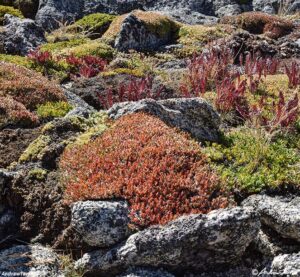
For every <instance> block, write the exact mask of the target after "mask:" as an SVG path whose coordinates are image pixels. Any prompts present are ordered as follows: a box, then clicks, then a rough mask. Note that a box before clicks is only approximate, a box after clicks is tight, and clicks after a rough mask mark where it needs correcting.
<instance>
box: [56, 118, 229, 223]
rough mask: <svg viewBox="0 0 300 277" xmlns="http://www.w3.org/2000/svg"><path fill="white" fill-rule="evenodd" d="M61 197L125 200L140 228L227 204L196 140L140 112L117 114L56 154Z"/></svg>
mask: <svg viewBox="0 0 300 277" xmlns="http://www.w3.org/2000/svg"><path fill="white" fill-rule="evenodd" d="M60 169H61V172H62V174H63V176H64V180H65V183H66V190H65V199H66V200H67V201H69V202H72V201H78V200H87V199H111V198H123V199H126V200H127V201H128V202H129V204H130V207H131V219H132V222H134V223H135V224H137V225H139V226H143V227H146V226H148V225H151V224H164V223H166V222H168V221H170V220H173V219H175V218H177V217H179V216H181V215H184V214H190V213H208V212H209V211H211V210H213V209H217V208H223V207H226V206H227V205H228V198H227V197H226V196H225V194H222V191H221V190H220V189H219V187H218V185H217V184H218V180H217V178H216V176H215V175H214V174H213V173H212V172H211V171H210V169H209V168H208V166H207V163H206V161H205V158H204V156H203V155H202V154H201V153H200V150H199V148H198V145H197V144H196V143H195V142H193V141H191V140H189V137H188V136H187V135H185V134H183V133H180V132H178V131H176V130H175V129H172V128H170V127H168V126H167V125H165V124H164V123H163V122H161V121H160V120H159V119H157V118H154V117H152V116H149V115H145V114H134V115H129V116H125V117H122V118H121V119H119V120H118V121H117V122H116V124H115V125H114V127H113V128H112V129H110V130H109V131H107V132H106V133H104V135H103V136H102V137H99V138H97V139H96V140H95V141H93V142H91V143H89V144H86V145H83V146H73V147H72V148H69V149H67V150H66V151H65V152H64V154H63V155H62V158H61V162H60Z"/></svg>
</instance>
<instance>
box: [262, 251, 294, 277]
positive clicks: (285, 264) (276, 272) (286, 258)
mask: <svg viewBox="0 0 300 277" xmlns="http://www.w3.org/2000/svg"><path fill="white" fill-rule="evenodd" d="M258 276H264V277H267V276H300V253H298V254H290V255H289V254H285V255H279V256H277V257H275V258H274V260H273V261H272V263H271V265H270V266H269V267H266V268H264V269H263V270H262V271H261V272H260V273H259V274H258Z"/></svg>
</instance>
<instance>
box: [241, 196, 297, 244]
mask: <svg viewBox="0 0 300 277" xmlns="http://www.w3.org/2000/svg"><path fill="white" fill-rule="evenodd" d="M243 206H245V207H252V208H254V209H255V210H256V211H257V212H258V214H259V216H260V220H261V222H262V223H263V224H265V225H267V226H268V227H270V228H271V229H273V230H274V231H276V232H277V233H279V234H280V235H281V236H282V237H284V238H289V239H294V240H296V241H298V242H300V197H294V198H284V197H270V196H267V195H253V196H250V197H249V198H248V199H246V200H245V201H244V202H243Z"/></svg>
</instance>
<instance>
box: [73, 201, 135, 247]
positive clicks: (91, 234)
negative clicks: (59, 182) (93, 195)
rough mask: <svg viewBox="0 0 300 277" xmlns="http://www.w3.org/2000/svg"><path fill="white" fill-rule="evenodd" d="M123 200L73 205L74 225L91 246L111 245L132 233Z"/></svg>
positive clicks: (125, 204) (126, 207)
mask: <svg viewBox="0 0 300 277" xmlns="http://www.w3.org/2000/svg"><path fill="white" fill-rule="evenodd" d="M128 214H129V211H128V205H127V203H126V202H123V201H114V202H109V201H86V202H77V203H75V204H74V205H73V206H72V226H73V228H74V229H75V230H76V231H77V232H78V233H79V234H80V235H81V237H82V239H83V240H84V241H85V242H86V243H87V244H88V245H90V246H98V247H109V246H112V245H114V244H116V243H118V242H120V241H122V240H125V239H126V238H127V237H128V236H129V235H130V233H131V231H130V229H129V227H128V223H129V217H128Z"/></svg>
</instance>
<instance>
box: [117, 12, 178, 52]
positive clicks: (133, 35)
mask: <svg viewBox="0 0 300 277" xmlns="http://www.w3.org/2000/svg"><path fill="white" fill-rule="evenodd" d="M148 16H149V17H152V19H151V20H152V21H153V20H155V17H156V18H158V19H157V21H158V26H157V27H156V28H155V29H153V26H154V25H153V26H152V28H151V26H150V27H149V26H148V25H147V22H145V21H143V20H142V19H140V18H139V17H138V16H137V15H135V14H129V15H128V16H127V17H126V18H125V19H124V21H123V23H122V25H121V27H120V32H119V33H118V35H117V37H116V40H115V48H117V49H118V50H119V51H127V50H130V49H134V50H139V51H154V50H157V49H158V48H159V47H161V46H163V45H165V44H167V43H169V42H171V41H172V38H173V37H174V33H175V31H176V30H175V27H174V29H173V26H172V25H174V26H175V23H174V24H173V22H172V21H171V20H169V19H168V18H162V19H161V20H160V19H159V18H160V17H162V16H161V15H159V14H154V13H153V14H149V15H148ZM159 21H160V22H159ZM148 24H149V23H148ZM168 25H169V26H168ZM152 29H153V30H152Z"/></svg>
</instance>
